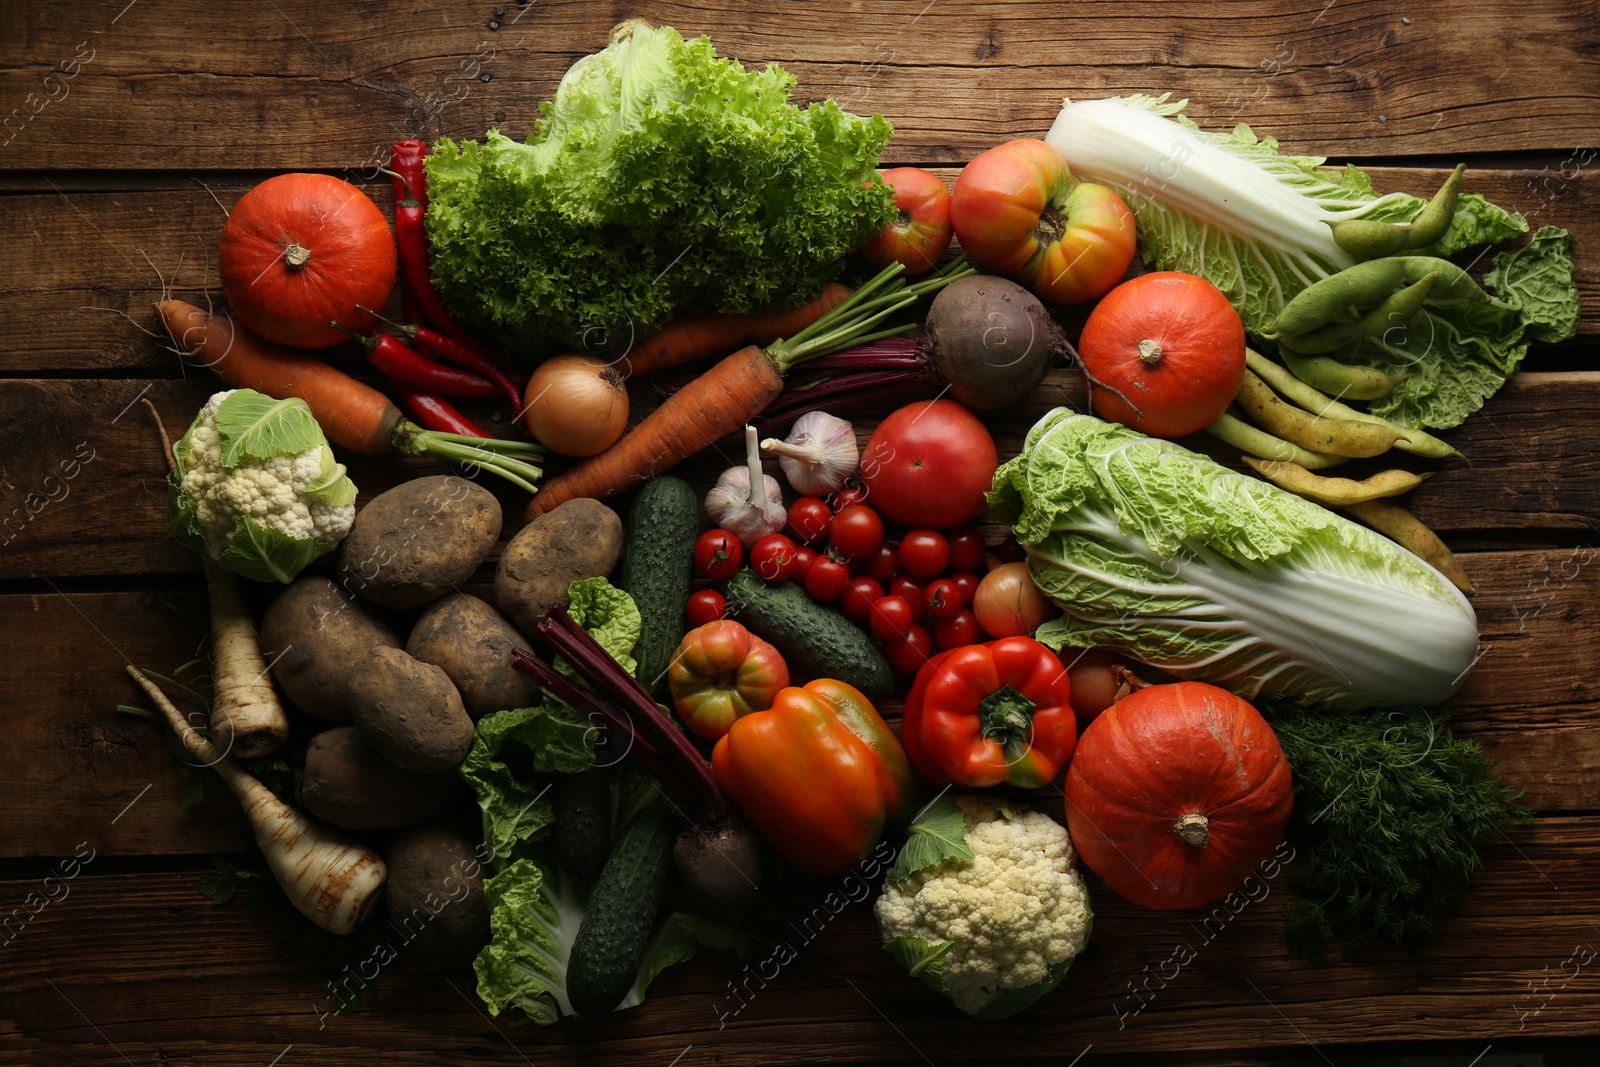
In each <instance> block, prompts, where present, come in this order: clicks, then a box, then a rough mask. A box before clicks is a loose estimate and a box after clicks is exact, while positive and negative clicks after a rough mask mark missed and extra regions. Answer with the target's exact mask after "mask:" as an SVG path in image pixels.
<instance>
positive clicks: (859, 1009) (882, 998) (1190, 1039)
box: [0, 816, 1600, 1067]
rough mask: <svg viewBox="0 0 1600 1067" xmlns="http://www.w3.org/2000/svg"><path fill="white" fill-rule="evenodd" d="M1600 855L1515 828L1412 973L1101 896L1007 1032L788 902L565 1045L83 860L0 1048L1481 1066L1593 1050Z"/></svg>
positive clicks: (10, 982) (399, 972) (1230, 920)
mask: <svg viewBox="0 0 1600 1067" xmlns="http://www.w3.org/2000/svg"><path fill="white" fill-rule="evenodd" d="M1597 849H1600V818H1596V817H1593V816H1590V817H1579V818H1552V819H1546V820H1541V821H1540V823H1539V824H1538V825H1536V826H1534V827H1532V828H1528V829H1525V830H1518V831H1514V832H1513V835H1512V839H1511V840H1510V841H1507V842H1502V843H1500V844H1497V845H1494V846H1491V847H1490V848H1489V850H1488V853H1487V863H1486V866H1485V868H1484V870H1483V871H1482V872H1481V873H1480V874H1479V875H1478V876H1477V877H1476V879H1475V880H1474V885H1473V888H1472V891H1471V892H1470V893H1469V894H1468V896H1467V898H1466V900H1465V902H1464V905H1463V907H1462V909H1461V911H1460V913H1459V914H1457V915H1455V916H1453V917H1451V918H1449V919H1447V920H1446V921H1445V922H1443V923H1442V924H1441V927H1440V929H1439V934H1438V936H1437V937H1436V938H1435V939H1434V941H1432V942H1431V943H1430V944H1429V946H1428V947H1427V948H1425V949H1424V950H1423V951H1422V952H1421V953H1419V954H1418V955H1417V956H1415V957H1407V956H1403V955H1400V954H1395V953H1383V954H1377V955H1375V956H1372V957H1369V958H1365V959H1361V960H1350V959H1346V958H1343V957H1340V956H1337V955H1335V956H1334V957H1333V958H1332V959H1331V960H1330V961H1329V962H1328V963H1326V964H1324V965H1322V966H1318V967H1312V966H1307V965H1305V964H1303V963H1300V962H1299V961H1297V960H1295V959H1293V958H1292V957H1290V956H1289V954H1288V952H1287V950H1286V949H1285V948H1284V946H1283V945H1282V943H1281V941H1280V930H1281V922H1282V916H1283V906H1284V904H1285V903H1286V901H1287V899H1288V893H1287V890H1286V888H1285V884H1286V881H1287V875H1285V874H1283V873H1279V874H1278V875H1277V876H1276V877H1275V878H1272V879H1268V880H1266V881H1264V882H1261V883H1260V884H1259V885H1258V886H1257V888H1256V889H1254V890H1253V891H1252V895H1253V896H1255V897H1256V898H1257V899H1256V900H1255V901H1254V902H1251V903H1245V904H1243V906H1242V907H1239V908H1238V909H1237V912H1236V913H1235V912H1233V911H1230V910H1228V909H1226V908H1219V909H1217V910H1215V911H1208V910H1198V909H1197V910H1193V911H1182V912H1150V911H1142V910H1140V909H1137V908H1134V907H1132V906H1131V905H1128V904H1126V903H1124V902H1122V901H1120V900H1118V899H1117V898H1116V897H1115V896H1114V895H1113V894H1112V893H1110V892H1109V891H1108V890H1107V889H1105V887H1104V886H1103V885H1101V884H1100V883H1099V882H1098V881H1095V880H1093V879H1092V878H1091V882H1090V885H1091V895H1092V897H1093V899H1094V902H1095V910H1096V920H1095V936H1094V938H1093V940H1092V942H1091V946H1090V949H1089V951H1088V952H1087V953H1086V954H1085V956H1084V957H1082V958H1081V959H1080V960H1079V962H1078V963H1077V965H1076V966H1074V968H1073V970H1072V972H1071V973H1070V974H1069V975H1068V977H1067V979H1066V981H1065V983H1064V984H1063V985H1062V987H1061V988H1060V989H1058V990H1056V991H1055V992H1054V993H1052V994H1050V995H1049V996H1047V997H1046V998H1045V999H1043V1000H1042V1001H1040V1002H1039V1004H1038V1005H1036V1006H1035V1007H1034V1008H1033V1009H1031V1010H1030V1011H1029V1012H1028V1013H1026V1014H1024V1015H1022V1016H1020V1017H1018V1018H1016V1019H1013V1020H1011V1021H1008V1022H1006V1023H1002V1024H993V1023H990V1024H983V1023H977V1022H973V1021H971V1020H968V1019H964V1018H962V1017H961V1016H959V1015H957V1014H956V1013H955V1012H954V1011H953V1010H952V1009H951V1008H950V1007H949V1005H948V1003H947V1002H945V1001H944V1000H942V999H941V998H939V997H937V996H935V995H934V994H933V993H931V992H929V991H928V990H927V989H925V988H924V987H923V986H922V985H921V984H920V983H918V982H916V981H915V980H913V979H911V978H909V977H908V976H906V975H905V974H904V973H903V972H901V971H900V970H899V968H898V965H897V964H895V962H894V961H893V960H892V959H891V958H890V957H889V956H888V955H887V954H885V953H884V952H882V951H881V949H880V948H879V947H878V944H877V935H876V931H875V927H874V923H873V920H872V916H871V906H870V903H869V902H868V900H867V899H864V898H865V897H866V892H865V890H864V889H863V888H858V887H860V885H861V883H860V882H859V881H846V880H843V879H835V880H831V881H827V882H809V883H802V884H791V885H790V886H788V887H787V888H786V889H785V890H784V891H782V892H779V893H777V894H775V898H774V910H773V917H772V921H771V922H770V924H769V925H768V927H767V930H768V933H769V935H770V936H771V937H773V938H775V939H779V940H782V941H783V942H784V943H785V944H787V945H788V946H789V947H790V948H791V949H792V950H793V951H794V952H796V953H797V955H798V959H796V960H794V961H793V962H790V963H788V965H787V966H778V965H777V963H776V960H777V959H780V958H781V957H777V956H771V955H767V954H765V953H758V955H757V957H756V958H755V959H753V960H752V961H751V962H750V963H749V964H748V967H749V969H748V971H746V970H744V969H742V967H741V965H740V964H739V963H738V962H737V961H736V960H734V959H733V958H732V957H730V956H726V955H721V954H714V953H711V954H702V955H701V956H700V957H699V958H697V959H695V960H694V961H692V962H690V963H688V964H684V965H681V966H679V967H675V968H672V969H671V970H669V971H667V972H666V973H665V974H663V976H662V977H661V978H660V979H658V984H657V985H656V986H655V987H653V988H652V991H651V998H650V1000H649V1001H648V1002H647V1003H646V1004H645V1005H644V1006H643V1007H642V1008H639V1009H636V1010H633V1011H629V1012H626V1013H622V1014H618V1015H614V1016H611V1017H609V1018H607V1019H604V1020H594V1021H570V1022H566V1023H563V1024H561V1025H560V1026H558V1027H554V1028H533V1027H527V1028H512V1027H510V1026H509V1025H508V1023H507V1021H505V1020H501V1021H494V1020H491V1019H489V1018H488V1017H487V1015H486V1014H484V1013H483V1012H482V1011H481V1008H480V1006H478V1005H476V1003H475V1002H474V1001H473V1000H472V998H473V995H474V994H473V978H472V975H471V972H470V970H469V968H468V966H467V956H466V954H461V955H457V956H451V957H443V958H440V957H431V958H430V957H425V956H423V955H422V954H420V953H417V952H415V951H413V950H409V949H408V948H407V947H406V945H405V944H404V940H403V938H402V937H400V936H399V935H397V936H396V938H395V940H394V945H393V947H394V953H395V956H396V959H395V961H394V962H393V963H392V964H390V965H388V966H387V967H383V968H377V967H374V968H373V970H374V971H376V970H381V972H382V973H381V975H380V977H379V978H378V988H379V989H380V990H382V991H384V993H385V994H386V999H385V1000H384V1001H383V1003H382V1004H381V1005H380V1006H379V1007H378V1008H377V1009H375V1010H370V1011H365V1012H361V1013H359V1014H356V1015H353V1016H348V1017H338V1016H332V1015H328V1016H325V1017H324V1016H322V1015H320V1014H319V1013H321V1012H323V1011H325V1010H326V1009H327V1007H328V1006H329V1003H328V991H327V988H326V986H325V984H324V983H325V981H326V977H327V976H326V975H325V974H324V973H322V972H320V971H319V970H318V969H317V968H316V967H315V966H314V965H313V964H312V963H311V961H309V960H308V959H306V958H305V957H304V956H298V957H291V958H289V959H276V958H274V956H273V953H272V951H271V939H272V936H273V932H274V931H273V929H272V926H271V923H270V921H268V920H266V919H264V918H262V917H259V916H253V915H251V914H250V913H249V912H248V911H247V910H246V909H245V908H243V907H241V906H237V905H232V906H228V907H221V908H219V907H213V906H211V905H209V904H208V903H206V902H205V901H204V900H203V899H202V898H200V897H199V896H197V895H196V894H195V893H194V891H193V888H192V887H193V882H194V879H195V877H196V875H195V873H186V872H176V873H163V874H137V875H108V876H98V875H97V874H96V873H95V869H94V866H93V862H92V861H91V862H90V864H89V865H88V866H87V867H86V868H84V869H83V870H82V871H81V872H80V873H79V875H78V876H77V877H76V878H73V879H71V880H67V881H65V882H60V881H57V882H53V883H52V884H51V885H50V886H49V887H48V889H49V891H50V893H51V894H52V895H54V896H56V897H57V899H56V900H55V901H54V902H51V903H48V904H44V905H42V906H41V905H39V904H37V903H34V904H32V905H27V906H25V902H26V901H27V900H28V897H27V894H29V893H39V894H41V897H42V894H43V892H44V890H45V889H46V887H45V886H43V885H42V883H40V882H36V881H32V880H27V881H21V880H15V881H10V882H6V883H0V903H3V904H4V905H5V906H6V910H7V912H9V911H10V910H11V909H14V908H17V907H24V914H26V913H27V911H26V907H28V906H31V907H37V908H39V909H40V910H38V913H37V914H36V915H35V916H33V917H32V918H31V920H30V921H27V922H26V923H24V924H20V925H18V926H14V927H13V928H12V929H14V930H15V931H16V934H15V937H14V939H13V940H12V943H11V944H10V945H9V946H8V948H7V967H6V969H5V972H4V974H3V975H0V991H3V993H4V996H3V997H0V1003H3V1004H5V1005H7V1007H6V1008H5V1009H3V1016H4V1017H3V1018H0V1032H5V1033H6V1034H7V1035H8V1038H9V1040H8V1045H9V1047H10V1049H11V1052H10V1060H9V1062H14V1063H16V1064H18V1065H19V1067H23V1065H32V1064H39V1065H44V1064H56V1063H63V1062H71V1063H82V1064H100V1063H107V1064H109V1063H113V1062H120V1057H121V1056H127V1057H129V1059H130V1060H132V1061H133V1062H146V1061H154V1060H155V1059H156V1058H157V1057H158V1055H166V1056H167V1057H169V1058H170V1059H172V1060H173V1062H179V1061H182V1062H191V1063H195V1064H219V1065H220V1064H237V1063H255V1062H259V1063H267V1062H270V1061H271V1059H272V1058H273V1057H274V1056H279V1055H282V1054H284V1053H285V1052H286V1047H287V1046H290V1045H291V1044H292V1045H293V1047H294V1050H293V1053H292V1055H295V1056H302V1057H303V1056H305V1055H307V1054H310V1055H313V1056H317V1055H318V1054H320V1056H321V1057H322V1058H324V1059H329V1060H330V1062H331V1060H332V1059H338V1060H340V1061H343V1060H347V1059H348V1060H355V1059H358V1058H380V1059H381V1060H382V1061H383V1062H385V1063H394V1064H403V1065H410V1064H417V1065H421V1064H424V1063H437V1062H441V1061H445V1062H458V1061H463V1060H466V1059H468V1058H471V1059H473V1060H475V1061H485V1062H495V1063H518V1062H523V1061H524V1060H527V1061H529V1062H534V1061H536V1062H541V1063H546V1062H568V1061H571V1060H575V1059H576V1058H578V1057H582V1058H584V1059H585V1060H587V1061H590V1062H592V1061H594V1060H595V1059H599V1060H602V1061H605V1062H620V1061H621V1059H622V1058H623V1057H624V1056H626V1057H628V1058H629V1059H630V1060H631V1059H633V1058H634V1057H639V1056H641V1055H642V1056H646V1057H648V1058H650V1059H656V1058H660V1059H661V1061H662V1062H668V1061H670V1060H671V1059H672V1057H674V1056H680V1055H683V1056H684V1057H685V1062H688V1057H689V1056H691V1055H692V1056H695V1057H699V1058H700V1060H701V1062H707V1061H709V1062H715V1063H719V1064H724V1065H729V1067H735V1065H743V1064H758V1063H759V1064H765V1063H808V1062H817V1061H818V1060H821V1059H824V1058H829V1059H831V1058H834V1057H844V1058H847V1059H849V1060H850V1061H851V1062H857V1061H859V1062H868V1061H870V1062H883V1063H887V1062H894V1063H900V1062H921V1061H922V1060H923V1059H928V1060H929V1061H931V1062H940V1063H943V1062H996V1061H997V1060H999V1059H1001V1058H1005V1059H1007V1060H1008V1061H1009V1060H1010V1058H1011V1057H1016V1058H1018V1059H1028V1060H1034V1059H1037V1060H1041V1061H1045V1060H1047V1061H1048V1062H1052V1063H1057V1064H1059V1063H1063V1062H1067V1061H1070V1060H1071V1059H1072V1058H1073V1057H1074V1056H1077V1055H1078V1054H1079V1053H1080V1052H1083V1051H1085V1050H1086V1049H1087V1048H1089V1047H1090V1046H1092V1047H1093V1053H1092V1055H1093V1056H1119V1055H1120V1056H1129V1055H1136V1054H1141V1053H1143V1054H1148V1053H1152V1052H1165V1051H1174V1052H1187V1053H1190V1054H1192V1055H1193V1054H1198V1053H1201V1052H1204V1051H1207V1050H1210V1051H1212V1052H1213V1054H1214V1055H1215V1056H1216V1057H1217V1059H1220V1058H1221V1055H1222V1054H1223V1053H1225V1052H1227V1051H1229V1050H1241V1046H1246V1045H1248V1046H1249V1047H1250V1048H1253V1049H1261V1050H1263V1051H1264V1050H1268V1049H1270V1050H1272V1051H1273V1052H1275V1053H1277V1054H1278V1056H1277V1058H1280V1059H1282V1058H1289V1057H1292V1056H1296V1055H1299V1056H1305V1055H1307V1051H1306V1048H1305V1046H1306V1044H1308V1043H1309V1044H1312V1045H1314V1046H1315V1048H1316V1049H1317V1050H1318V1051H1319V1052H1321V1053H1323V1054H1324V1055H1327V1054H1329V1053H1332V1052H1334V1051H1335V1050H1342V1049H1347V1048H1348V1047H1349V1046H1352V1045H1358V1044H1360V1043H1376V1042H1384V1043H1386V1044H1388V1043H1391V1042H1401V1041H1418V1040H1425V1039H1433V1040H1439V1041H1458V1042H1465V1041H1467V1040H1473V1041H1475V1042H1476V1050H1478V1051H1481V1049H1482V1047H1483V1045H1484V1043H1486V1042H1490V1041H1494V1042H1496V1043H1510V1042H1518V1043H1521V1042H1528V1041H1538V1040H1541V1039H1543V1040H1546V1041H1549V1040H1551V1039H1558V1038H1563V1037H1564V1038H1568V1039H1580V1038H1593V1037H1594V1036H1595V1035H1596V1033H1597V1031H1596V1028H1595V1027H1596V1023H1595V1020H1596V1018H1597V1017H1600V980H1597V979H1596V977H1595V970H1594V966H1593V964H1592V958H1593V956H1594V953H1595V950H1596V948H1597V947H1600V929H1597V927H1596V926H1595V925H1594V923H1595V919H1596V917H1597V912H1596V909H1595V906H1594V903H1593V901H1594V896H1595V893H1596V892H1597V891H1600V867H1597V866H1596V865H1595V864H1594V863H1593V862H1592V861H1591V859H1592V856H1593V855H1594V853H1595V851H1596V850H1597ZM1287 866H1288V867H1289V868H1292V866H1293V860H1292V859H1291V860H1290V861H1289V863H1288V865H1287ZM63 886H64V887H65V890H64V889H63ZM830 891H837V895H836V896H835V897H834V898H833V899H832V900H831V901H830V900H829V893H830ZM63 892H64V893H65V895H63ZM851 897H854V898H855V899H850V898H851ZM35 899H36V900H37V899H40V898H35ZM174 945H176V946H177V947H178V951H174V950H173V948H174ZM1180 950H1181V951H1180ZM1575 954H1576V955H1575ZM1584 960H1588V961H1591V962H1589V963H1588V965H1587V966H1585V965H1584V963H1583V962H1580V961H1584ZM241 994H244V995H243V996H241ZM1141 1004H1142V1005H1143V1007H1142V1008H1141ZM80 1009H81V1011H82V1013H83V1014H80ZM243 1020H248V1022H247V1023H246V1024H245V1025H243V1026H241V1025H240V1024H241V1022H242V1021H243ZM719 1022H720V1023H721V1024H723V1025H722V1026H721V1028H720V1029H719ZM269 1035H270V1036H269ZM113 1046H114V1047H113ZM1534 1047H1535V1048H1537V1047H1540V1046H1534ZM1545 1047H1548V1046H1545ZM1569 1047H1570V1046H1569ZM691 1048H692V1052H691V1051H690V1050H691ZM1387 1051H1390V1052H1393V1051H1395V1050H1394V1048H1393V1047H1392V1046H1390V1047H1389V1048H1387ZM1217 1059H1213V1060H1211V1061H1210V1062H1217ZM1086 1062H1090V1061H1088V1060H1086ZM1099 1062H1107V1061H1106V1060H1103V1059H1102V1060H1100V1061H1099ZM1164 1062H1165V1061H1164Z"/></svg>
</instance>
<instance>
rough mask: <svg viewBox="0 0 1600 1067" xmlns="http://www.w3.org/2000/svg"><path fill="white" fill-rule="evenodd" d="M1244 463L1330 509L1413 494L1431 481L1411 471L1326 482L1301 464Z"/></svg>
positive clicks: (1293, 491)
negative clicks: (1413, 491) (1426, 482)
mask: <svg viewBox="0 0 1600 1067" xmlns="http://www.w3.org/2000/svg"><path fill="white" fill-rule="evenodd" d="M1244 461H1245V462H1246V463H1248V464H1249V465H1250V467H1251V469H1253V470H1254V471H1255V472H1256V473H1257V474H1259V475H1261V476H1262V477H1263V478H1265V479H1266V480H1267V481H1269V482H1271V483H1272V484H1273V485H1275V486H1277V487H1278V488H1279V489H1283V490H1286V491H1288V492H1290V493H1293V494H1294V495H1295V496H1303V497H1305V498H1306V499H1307V500H1310V501H1313V502H1315V503H1318V504H1322V505H1323V506H1325V507H1330V508H1332V507H1345V506H1347V505H1350V504H1364V503H1366V502H1367V501H1369V500H1381V499H1383V498H1385V497H1391V496H1400V495H1401V494H1402V493H1409V492H1411V490H1413V489H1415V488H1416V487H1417V486H1419V485H1421V484H1422V483H1423V481H1424V480H1426V479H1427V478H1428V477H1429V476H1428V475H1426V474H1413V473H1412V472H1411V471H1403V470H1387V471H1379V472H1378V473H1377V474H1374V475H1372V476H1371V477H1370V478H1363V479H1361V480H1360V481H1357V480H1356V479H1354V478H1326V477H1323V476H1322V475H1320V474H1312V473H1311V472H1310V471H1308V470H1306V469H1305V468H1304V467H1302V466H1300V465H1299V464H1297V463H1282V462H1278V461H1275V460H1262V459H1255V458H1253V457H1251V456H1245V457H1244Z"/></svg>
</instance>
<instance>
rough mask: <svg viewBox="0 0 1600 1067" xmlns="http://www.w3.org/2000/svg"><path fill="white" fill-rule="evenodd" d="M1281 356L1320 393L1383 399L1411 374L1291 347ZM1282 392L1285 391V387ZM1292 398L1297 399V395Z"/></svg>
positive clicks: (1300, 376)
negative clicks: (1387, 370)
mask: <svg viewBox="0 0 1600 1067" xmlns="http://www.w3.org/2000/svg"><path fill="white" fill-rule="evenodd" d="M1278 355H1280V356H1281V357H1283V365H1284V366H1285V367H1287V368H1289V373H1291V374H1293V375H1294V376H1295V377H1296V378H1298V379H1299V380H1300V381H1302V382H1304V383H1305V384H1306V385H1309V386H1311V387H1312V388H1313V389H1315V390H1317V391H1318V392H1321V393H1332V394H1333V395H1334V396H1338V397H1349V398H1350V399H1351V400H1380V399H1382V398H1383V397H1386V396H1388V395H1389V394H1390V393H1392V392H1394V391H1395V388H1396V387H1397V386H1398V385H1399V384H1400V383H1401V382H1403V381H1405V380H1406V379H1407V378H1409V377H1410V375H1408V374H1385V373H1384V372H1383V371H1381V370H1379V369H1378V368H1376V367H1362V366H1357V365H1355V364H1351V363H1341V362H1340V361H1338V360H1337V359H1331V358H1329V357H1327V356H1302V355H1300V354H1299V353H1297V352H1294V351H1292V350H1290V349H1287V348H1284V349H1281V350H1280V351H1279V353H1278ZM1269 384H1270V382H1269ZM1274 388H1277V387H1276V386H1274ZM1278 391H1279V392H1280V393H1281V392H1283V390H1282V389H1279V390H1278ZM1285 395H1287V394H1285ZM1289 399H1291V400H1295V398H1294V397H1290V398H1289ZM1295 403H1299V401H1298V400H1295Z"/></svg>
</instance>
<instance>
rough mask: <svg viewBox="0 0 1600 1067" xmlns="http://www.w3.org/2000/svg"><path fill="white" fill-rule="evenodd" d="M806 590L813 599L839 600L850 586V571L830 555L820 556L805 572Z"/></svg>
mask: <svg viewBox="0 0 1600 1067" xmlns="http://www.w3.org/2000/svg"><path fill="white" fill-rule="evenodd" d="M805 583H806V592H807V593H810V594H811V599H813V600H822V601H829V600H838V599H839V598H840V597H842V596H844V592H845V590H846V589H849V588H850V571H849V570H847V569H846V568H845V565H844V564H843V563H840V562H839V561H838V560H836V559H833V558H832V557H830V556H818V557H817V558H816V559H814V560H812V561H811V566H809V567H807V568H806V573H805Z"/></svg>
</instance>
